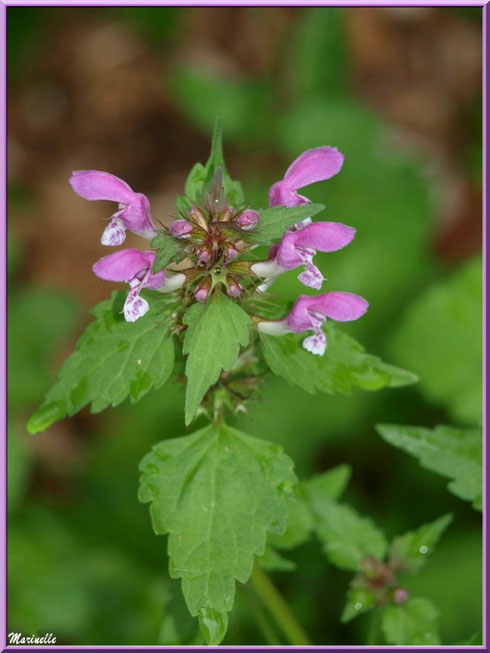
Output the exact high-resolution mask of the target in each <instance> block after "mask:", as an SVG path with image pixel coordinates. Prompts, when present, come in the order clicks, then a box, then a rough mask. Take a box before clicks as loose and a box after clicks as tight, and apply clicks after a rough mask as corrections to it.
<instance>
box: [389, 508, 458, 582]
mask: <svg viewBox="0 0 490 653" xmlns="http://www.w3.org/2000/svg"><path fill="white" fill-rule="evenodd" d="M452 518H453V517H452V515H443V516H442V517H439V519H436V521H434V522H432V523H430V524H424V525H423V526H420V528H418V529H417V530H416V531H413V532H410V533H405V534H404V535H399V536H398V537H395V538H394V540H393V542H392V544H391V547H390V553H389V559H390V563H391V564H393V565H395V566H396V568H397V569H398V570H399V571H402V572H408V573H414V572H416V571H418V570H419V569H420V567H422V565H423V564H424V563H425V561H426V560H427V557H428V556H429V555H430V554H431V553H432V550H433V548H434V546H435V545H436V544H437V542H438V540H439V538H440V537H441V535H442V533H443V532H444V531H445V530H446V528H447V527H448V526H449V524H450V523H451V520H452Z"/></svg>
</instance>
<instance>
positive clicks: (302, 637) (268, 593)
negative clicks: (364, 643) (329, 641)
mask: <svg viewBox="0 0 490 653" xmlns="http://www.w3.org/2000/svg"><path fill="white" fill-rule="evenodd" d="M250 580H251V583H252V587H253V588H254V590H255V592H256V593H257V595H258V597H259V598H260V600H261V601H262V603H263V604H264V605H265V607H266V608H267V609H268V610H269V612H270V613H271V615H272V616H273V617H274V619H275V621H276V623H277V625H278V626H279V627H280V628H281V630H282V632H283V633H284V635H285V636H286V638H287V639H288V641H289V643H290V644H291V645H293V646H307V645H310V644H311V642H310V640H309V638H308V635H307V634H306V633H305V631H304V630H303V628H302V627H301V626H300V624H299V623H298V621H297V620H296V617H295V616H294V614H293V613H292V612H291V610H290V608H289V606H288V604H287V603H286V601H285V600H284V598H283V597H282V596H281V594H280V593H279V592H278V590H277V588H276V587H275V586H274V584H273V583H272V581H271V579H270V578H269V576H267V574H266V573H264V572H263V571H262V569H260V567H258V566H257V565H256V566H255V567H254V570H253V572H252V576H251V578H250Z"/></svg>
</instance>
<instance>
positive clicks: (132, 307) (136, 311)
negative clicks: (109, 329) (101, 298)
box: [92, 249, 186, 322]
mask: <svg viewBox="0 0 490 653" xmlns="http://www.w3.org/2000/svg"><path fill="white" fill-rule="evenodd" d="M154 260H155V253H154V252H151V251H147V252H140V250H138V249H122V250H120V251H119V252H116V253H115V254H109V256H104V257H103V258H101V259H100V260H99V261H97V263H95V265H94V266H93V267H92V270H93V272H94V273H95V274H96V275H97V276H98V277H99V278H100V279H104V280H105V281H124V282H126V283H128V284H129V288H130V291H129V294H128V296H127V298H126V301H125V302H124V310H123V313H124V317H125V319H126V321H127V322H135V321H136V320H137V319H138V318H139V317H142V316H143V315H145V313H146V312H147V311H148V309H149V305H148V302H147V301H146V299H143V298H142V297H140V296H139V293H140V292H141V290H142V289H143V288H149V289H150V290H159V291H160V292H172V291H174V290H177V289H178V288H179V287H180V286H182V285H183V283H184V282H185V279H186V277H185V275H184V274H180V273H177V274H175V275H174V276H168V274H167V273H166V272H165V270H162V271H161V272H157V273H156V274H153V273H152V272H151V267H152V265H153V262H154Z"/></svg>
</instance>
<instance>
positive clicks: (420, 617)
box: [381, 598, 440, 646]
mask: <svg viewBox="0 0 490 653" xmlns="http://www.w3.org/2000/svg"><path fill="white" fill-rule="evenodd" d="M437 617H438V611H437V610H436V608H435V607H434V605H433V604H432V603H431V602H430V601H428V600H427V599H417V598H415V599H409V600H408V601H407V602H406V603H405V604H404V605H388V606H386V608H385V609H384V611H383V616H382V621H381V628H382V629H383V633H384V636H385V638H386V641H387V643H388V644H394V645H397V646H402V645H409V646H434V645H437V644H440V640H439V635H438V632H437V628H436V625H435V622H436V620H437Z"/></svg>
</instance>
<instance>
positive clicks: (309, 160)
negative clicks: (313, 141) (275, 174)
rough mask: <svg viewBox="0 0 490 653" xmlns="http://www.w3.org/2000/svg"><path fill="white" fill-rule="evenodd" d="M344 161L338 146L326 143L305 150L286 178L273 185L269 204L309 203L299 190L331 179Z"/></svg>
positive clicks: (294, 204)
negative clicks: (330, 145)
mask: <svg viewBox="0 0 490 653" xmlns="http://www.w3.org/2000/svg"><path fill="white" fill-rule="evenodd" d="M343 162H344V156H343V154H341V153H340V152H339V151H338V150H337V148H336V147H329V146H327V145H325V146H322V147H315V148H314V149H312V150H307V151H306V152H303V154H300V156H299V157H298V158H297V159H295V161H293V163H292V164H291V165H290V166H289V168H288V169H287V170H286V174H285V175H284V179H283V180H282V181H278V182H277V183H275V184H274V185H273V186H272V187H271V189H270V191H269V206H298V204H308V203H309V201H310V200H309V199H308V198H306V197H303V196H302V195H299V194H298V193H297V191H298V190H299V189H300V188H303V187H304V186H308V185H309V184H314V183H315V182H317V181H324V180H325V179H330V177H333V176H334V175H336V174H337V173H338V172H339V170H340V169H341V167H342V164H343Z"/></svg>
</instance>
